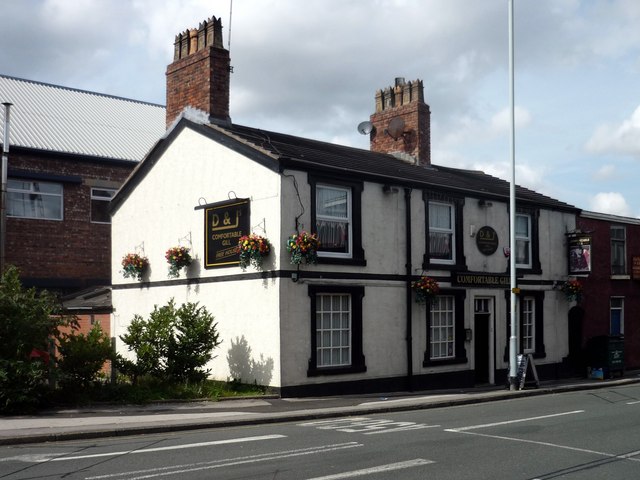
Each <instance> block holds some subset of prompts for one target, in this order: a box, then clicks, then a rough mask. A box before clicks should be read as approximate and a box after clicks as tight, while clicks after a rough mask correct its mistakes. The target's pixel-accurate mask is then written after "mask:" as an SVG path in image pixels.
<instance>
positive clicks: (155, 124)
mask: <svg viewBox="0 0 640 480" xmlns="http://www.w3.org/2000/svg"><path fill="white" fill-rule="evenodd" d="M0 102H10V103H12V104H13V106H12V107H11V129H10V132H9V134H10V137H9V143H10V145H11V146H12V147H13V146H16V147H25V148H34V149H38V150H48V151H53V152H62V153H72V154H80V155H90V156H95V157H103V158H110V159H120V160H134V161H140V160H142V159H143V158H144V156H145V155H146V154H147V152H148V151H149V150H150V149H151V147H153V145H154V144H155V143H156V142H157V141H158V140H159V139H160V137H161V136H162V135H164V133H165V108H164V107H163V106H161V105H155V104H151V103H145V102H139V101H135V100H129V99H126V98H119V97H113V96H110V95H102V94H98V93H94V92H87V91H84V90H76V89H73V88H67V87H61V86H57V85H49V84H46V83H40V82H34V81H31V80H24V79H20V78H14V77H8V76H5V75H0ZM0 122H1V125H4V108H0ZM1 141H2V138H1V136H0V143H1Z"/></svg>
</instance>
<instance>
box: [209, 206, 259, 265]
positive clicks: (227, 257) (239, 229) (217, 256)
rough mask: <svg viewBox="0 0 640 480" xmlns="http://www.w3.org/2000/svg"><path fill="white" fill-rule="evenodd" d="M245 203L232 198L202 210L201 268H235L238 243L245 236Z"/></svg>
mask: <svg viewBox="0 0 640 480" xmlns="http://www.w3.org/2000/svg"><path fill="white" fill-rule="evenodd" d="M249 205H250V204H249V199H248V198H234V199H233V200H227V201H224V202H218V203H213V204H211V205H207V206H206V207H205V208H204V246H205V248H204V251H205V268H215V267H231V266H234V265H239V263H240V254H239V253H238V252H237V250H236V247H237V246H238V240H239V239H240V237H242V236H243V235H248V234H249V228H250V227H249Z"/></svg>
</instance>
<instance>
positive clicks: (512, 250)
mask: <svg viewBox="0 0 640 480" xmlns="http://www.w3.org/2000/svg"><path fill="white" fill-rule="evenodd" d="M513 36H514V35H513V0H509V123H510V138H509V147H510V148H509V149H510V153H511V182H510V185H509V273H510V287H511V297H510V298H511V301H510V306H511V335H510V337H509V389H510V390H516V389H517V385H516V377H517V349H518V330H517V329H518V322H517V318H516V313H517V311H518V310H517V308H516V302H517V300H518V297H517V295H516V292H517V285H516V147H515V145H516V135H515V130H516V128H515V123H516V122H515V94H514V62H513V58H514V55H513V50H514V48H513Z"/></svg>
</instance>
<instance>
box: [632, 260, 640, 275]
mask: <svg viewBox="0 0 640 480" xmlns="http://www.w3.org/2000/svg"><path fill="white" fill-rule="evenodd" d="M631 278H633V279H634V280H640V257H637V256H633V257H631Z"/></svg>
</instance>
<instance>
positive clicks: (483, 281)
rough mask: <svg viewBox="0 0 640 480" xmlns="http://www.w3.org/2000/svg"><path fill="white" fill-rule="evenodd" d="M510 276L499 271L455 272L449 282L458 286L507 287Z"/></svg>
mask: <svg viewBox="0 0 640 480" xmlns="http://www.w3.org/2000/svg"><path fill="white" fill-rule="evenodd" d="M510 282H511V278H510V277H509V275H504V274H501V273H471V272H459V273H458V272H457V273H454V274H453V277H452V278H451V284H452V285H457V286H460V287H507V288H508V287H509V285H510Z"/></svg>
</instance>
